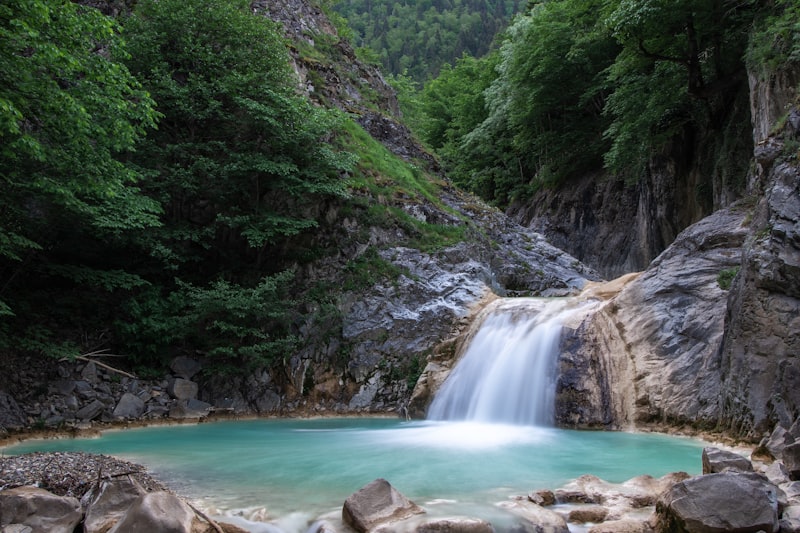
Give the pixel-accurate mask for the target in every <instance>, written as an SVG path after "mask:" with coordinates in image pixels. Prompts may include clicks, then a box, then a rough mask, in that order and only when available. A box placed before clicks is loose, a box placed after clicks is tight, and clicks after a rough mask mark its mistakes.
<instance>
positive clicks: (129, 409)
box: [113, 392, 144, 418]
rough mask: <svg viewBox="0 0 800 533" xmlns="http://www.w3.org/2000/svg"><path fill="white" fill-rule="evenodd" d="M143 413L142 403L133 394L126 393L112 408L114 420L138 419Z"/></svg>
mask: <svg viewBox="0 0 800 533" xmlns="http://www.w3.org/2000/svg"><path fill="white" fill-rule="evenodd" d="M142 413H144V401H142V399H141V398H139V397H138V396H136V395H135V394H131V393H130V392H126V393H125V394H123V395H122V397H121V398H120V399H119V402H118V403H117V406H116V407H115V408H114V413H113V415H114V417H115V418H139V417H140V416H142Z"/></svg>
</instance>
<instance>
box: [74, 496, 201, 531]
mask: <svg viewBox="0 0 800 533" xmlns="http://www.w3.org/2000/svg"><path fill="white" fill-rule="evenodd" d="M194 516H195V515H194V512H193V511H192V510H191V508H190V507H189V506H188V505H187V504H186V503H184V502H183V500H181V499H180V498H178V497H177V496H175V495H173V494H170V493H168V492H164V491H158V492H149V493H147V494H143V495H142V496H139V497H138V498H137V499H136V500H134V501H133V503H132V504H131V506H130V508H129V509H128V511H127V512H126V513H125V515H124V516H123V517H122V519H120V521H119V522H117V523H116V525H114V527H113V528H111V529H110V530H109V533H127V532H131V531H148V532H155V531H158V532H159V533H191V531H192V522H193V520H194ZM70 533H71V532H70Z"/></svg>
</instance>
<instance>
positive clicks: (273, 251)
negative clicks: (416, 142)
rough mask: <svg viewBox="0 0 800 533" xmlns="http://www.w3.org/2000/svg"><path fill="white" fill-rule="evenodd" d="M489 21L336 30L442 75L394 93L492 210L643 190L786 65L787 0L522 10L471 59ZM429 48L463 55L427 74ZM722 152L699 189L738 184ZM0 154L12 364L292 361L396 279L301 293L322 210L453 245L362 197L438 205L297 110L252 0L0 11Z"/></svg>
mask: <svg viewBox="0 0 800 533" xmlns="http://www.w3.org/2000/svg"><path fill="white" fill-rule="evenodd" d="M480 4H481V5H482V6H485V7H486V8H487V9H481V10H476V9H473V8H475V6H474V5H473V3H471V2H467V1H466V0H464V1H462V2H459V1H457V0H453V1H451V2H447V1H444V0H441V1H432V0H428V1H420V2H416V3H411V4H409V3H406V4H400V3H391V9H390V3H388V2H387V3H383V2H378V1H373V2H371V3H369V2H366V3H363V5H361V4H358V3H356V2H355V1H353V2H349V3H345V2H343V3H342V4H341V5H340V9H342V12H343V13H346V12H347V11H346V9H345V7H347V6H350V7H352V8H355V7H358V9H357V10H356V9H354V10H353V13H354V15H353V17H354V18H353V20H352V21H351V24H352V26H353V28H354V29H355V32H354V33H359V34H363V37H360V38H359V39H363V40H362V41H359V42H362V43H363V44H364V45H365V46H369V47H374V51H375V53H376V54H377V55H378V56H383V55H384V51H385V52H386V54H389V53H390V52H391V54H392V57H395V54H396V53H400V55H399V56H396V58H395V59H396V61H397V64H394V65H390V66H389V67H390V68H391V69H392V70H394V71H395V72H400V71H406V70H408V73H409V74H410V75H413V76H415V77H418V78H420V79H423V78H427V77H429V76H432V75H434V74H436V73H438V75H437V76H436V77H435V78H432V79H430V80H429V81H428V82H427V83H426V84H425V86H424V89H422V90H421V92H416V91H415V89H414V86H413V84H406V85H405V86H403V87H401V89H403V90H404V91H405V93H404V94H402V95H401V96H404V97H405V98H404V100H403V101H404V102H405V103H406V105H408V106H410V107H408V113H407V116H409V117H413V118H414V119H415V126H416V127H417V128H418V131H419V133H420V135H421V136H422V137H423V138H424V140H425V141H426V142H427V143H428V145H429V146H430V147H431V148H432V149H433V150H435V151H436V153H437V154H438V155H439V157H440V158H441V160H442V162H443V164H444V166H445V169H446V171H447V174H448V175H449V176H450V177H452V179H453V180H454V181H455V182H456V183H457V184H459V185H461V186H463V187H465V188H467V189H469V190H471V191H474V192H477V193H478V194H480V195H481V196H483V197H484V198H486V199H489V200H491V201H492V202H494V203H496V204H498V205H501V206H505V205H507V204H508V203H509V202H510V201H512V200H513V199H516V198H520V197H525V195H528V194H531V192H532V191H535V190H536V189H537V188H539V187H542V186H549V185H552V184H555V183H561V182H563V181H564V180H568V179H569V178H570V177H571V176H574V175H576V174H579V173H582V172H585V171H588V170H591V169H597V168H600V167H605V168H606V169H607V171H608V172H610V173H614V174H616V175H621V176H626V177H628V178H629V179H631V180H635V179H637V176H638V175H639V174H640V173H641V172H643V169H644V165H645V161H646V159H647V157H648V155H649V154H650V153H652V152H653V151H654V150H657V149H658V148H659V146H661V145H662V144H664V143H666V142H668V140H669V139H670V138H671V137H672V136H674V135H675V134H676V133H677V132H686V131H688V130H694V131H699V130H705V131H717V132H721V133H723V134H724V133H725V132H727V131H728V130H727V129H728V128H730V124H731V123H732V119H731V117H730V116H728V114H727V110H728V109H730V108H731V105H730V104H731V102H732V101H734V100H736V99H741V98H746V85H747V81H746V76H745V69H744V66H745V65H746V64H748V63H749V64H750V65H755V66H757V67H758V68H760V69H764V70H765V71H768V70H769V69H772V68H775V66H776V65H780V64H782V63H785V62H797V61H800V22H798V21H800V6H798V5H797V4H796V2H794V1H792V0H775V1H772V2H765V1H756V0H751V1H745V2H736V3H731V2H727V1H725V0H716V1H711V2H703V3H699V4H698V3H696V2H691V1H688V0H686V1H680V2H674V1H669V2H668V1H666V0H663V1H656V2H653V1H641V0H550V1H546V2H532V3H529V5H528V7H527V9H526V11H525V12H524V13H523V14H521V15H519V16H518V17H516V18H515V19H514V21H513V23H512V24H511V26H510V27H509V28H508V29H507V30H506V31H505V32H504V33H503V35H502V39H501V40H500V46H499V47H497V48H495V49H493V50H490V51H488V52H487V54H486V55H481V54H482V52H484V51H486V50H489V48H488V44H489V43H490V42H491V41H492V32H494V30H495V29H496V28H498V27H500V26H501V25H502V23H501V21H505V20H506V19H507V18H508V17H509V16H510V15H511V13H512V12H513V11H514V10H515V9H516V8H517V5H515V3H513V2H508V1H506V2H500V1H498V2H494V3H493V2H488V1H485V2H480ZM483 16H491V19H490V21H489V22H486V21H484V20H483V18H482V17H483ZM440 17H443V18H441V20H440ZM462 18H463V20H461V19H462ZM359 20H360V21H362V22H359ZM366 21H370V24H369V25H367V24H366ZM456 21H458V22H456ZM467 22H469V23H468V24H467ZM401 23H402V25H401V26H398V25H400V24H401ZM407 24H411V25H412V26H413V27H414V28H416V29H414V30H413V32H414V33H413V37H414V38H413V39H412V38H410V36H411V35H412V33H409V32H412V26H404V25H407ZM393 25H394V26H393ZM362 26H363V27H362ZM367 26H369V29H368V28H367ZM394 27H402V28H405V29H403V30H402V31H401V32H400V33H397V34H392V33H391V31H390V30H391V28H394ZM456 27H458V28H459V31H460V32H462V33H458V32H455V28H456ZM478 27H480V28H481V30H480V31H478V30H477V28H478ZM343 30H346V28H343ZM345 32H346V31H345ZM404 32H405V33H404ZM462 34H463V36H460V35H462ZM418 38H419V39H422V40H417V39H418ZM373 39H377V40H376V41H374V42H373ZM437 39H439V40H437ZM379 42H381V43H384V42H385V43H386V44H378V43H379ZM403 44H409V45H412V44H413V45H414V46H417V48H416V51H415V52H414V54H422V55H421V56H418V55H413V56H412V55H408V54H409V50H405V49H404V48H403V46H402V45H403ZM323 45H325V46H328V47H329V48H331V49H334V48H335V47H332V46H330V42H326V41H325V40H324V39H319V40H318V44H317V46H318V48H320V50H321V49H322V47H323ZM423 45H424V46H423ZM445 45H446V46H445ZM426 46H429V48H426ZM446 47H450V48H448V49H447V51H446V52H447V55H449V56H450V57H460V58H459V59H458V60H456V61H455V64H453V65H445V66H443V67H441V69H440V67H439V62H440V61H443V58H444V57H445V54H444V52H445V48H446ZM320 50H317V51H316V52H315V53H317V54H320V53H321V52H320ZM431 50H437V54H436V55H435V57H434V55H430V57H428V56H426V55H425V54H430V53H431ZM464 52H467V55H463V56H462V55H461V54H462V53H464ZM470 54H471V55H470ZM387 58H388V56H387ZM312 59H313V61H319V57H318V56H313V58H312ZM395 59H393V61H394V60H395ZM310 61H311V60H310ZM412 69H416V70H412ZM756 70H757V69H756ZM737 135H738V136H747V135H749V132H747V131H744V132H741V131H739V132H738V133H737V134H736V135H733V136H731V135H722V138H725V139H728V140H727V141H724V142H727V143H728V144H727V145H726V144H724V143H723V144H721V145H720V147H719V152H718V157H717V161H718V163H719V164H717V165H716V166H715V170H714V171H715V172H731V174H732V175H733V174H735V173H734V172H733V171H731V170H730V169H729V168H728V167H729V166H730V164H738V160H737V159H735V158H731V157H730V153H731V152H732V151H733V150H735V149H736V147H737V145H736V139H737V138H738V137H737ZM731 138H732V139H733V140H730V139H731ZM0 139H1V144H2V147H1V148H0V180H2V187H0V213H2V218H0V349H3V350H14V351H17V352H24V353H44V354H48V355H52V356H54V357H63V356H74V355H76V354H80V353H88V352H92V351H96V350H101V349H102V350H113V351H120V352H123V353H126V354H129V355H130V356H131V359H132V360H133V362H134V364H140V365H143V367H144V368H147V367H148V366H149V365H153V364H156V362H158V361H161V360H163V359H164V358H168V357H170V356H171V355H174V354H177V353H197V352H202V353H205V354H208V355H210V356H212V357H217V358H218V360H219V362H220V367H221V368H224V369H226V370H232V369H238V370H242V369H244V370H246V369H251V368H253V367H257V366H259V365H265V364H270V363H271V362H272V361H274V360H276V359H277V358H279V357H280V356H281V355H283V354H286V353H288V352H291V350H292V349H293V348H294V347H295V346H296V343H297V342H298V336H297V323H298V322H299V321H298V319H297V318H298V315H302V314H303V313H320V314H324V313H326V312H331V313H335V310H334V311H331V307H332V306H331V305H330V302H331V301H332V299H333V297H332V294H333V293H335V292H336V291H341V290H342V289H343V287H344V288H347V287H351V286H352V284H354V283H358V280H361V281H362V282H363V283H369V282H371V281H374V277H375V276H380V275H387V276H392V275H397V271H396V268H395V269H394V270H393V269H392V265H387V264H386V263H385V262H381V261H380V260H379V258H377V256H376V255H375V254H368V253H367V254H364V255H363V256H362V257H360V258H359V259H358V260H354V261H352V262H350V263H348V264H347V267H346V268H345V269H344V270H343V272H342V273H341V278H342V279H340V280H339V283H338V284H335V285H332V284H328V285H325V286H319V287H317V286H314V287H309V286H300V285H298V284H297V279H296V276H297V271H298V267H301V266H302V265H305V264H308V263H310V262H311V261H314V260H315V259H318V258H320V257H322V256H325V255H326V254H331V255H335V254H337V253H338V251H337V250H336V245H335V243H331V242H323V241H325V239H317V238H316V237H317V236H318V234H319V233H320V230H319V227H320V225H321V224H323V223H324V216H323V212H324V210H323V208H322V207H323V206H325V205H327V204H333V203H336V204H338V205H340V206H344V207H343V209H345V210H349V211H352V212H355V213H357V214H358V216H362V217H365V218H366V219H369V220H371V221H373V222H375V224H387V222H386V220H387V219H393V220H395V221H396V222H397V223H398V224H401V225H404V227H406V228H410V229H409V231H408V232H407V233H408V234H409V235H414V236H415V238H416V241H415V242H414V243H413V244H414V246H418V247H420V248H422V247H434V248H435V247H436V246H441V245H442V243H449V242H453V241H454V240H457V239H459V238H461V237H462V236H463V228H458V227H455V228H453V227H448V228H446V229H443V228H437V227H436V226H435V225H434V224H427V225H426V223H424V222H421V221H420V220H417V219H415V218H414V217H411V216H409V215H407V214H406V213H404V212H402V211H401V210H397V209H393V208H391V207H390V206H387V205H385V203H381V202H373V201H370V199H369V198H367V195H368V194H369V195H372V197H375V198H380V197H390V198H391V197H407V196H408V195H410V194H419V195H421V196H424V197H425V198H426V200H427V201H430V202H437V201H438V200H437V197H436V186H435V185H434V182H433V180H431V177H430V176H429V175H427V174H426V173H425V171H424V170H423V169H421V167H420V166H415V165H413V164H408V162H405V163H402V162H398V161H397V160H395V159H393V158H392V157H391V156H390V155H389V154H388V153H387V152H386V150H385V149H384V148H383V147H382V146H380V145H379V144H378V143H377V142H375V141H374V139H371V138H369V136H368V135H366V134H365V132H364V131H363V130H362V129H360V128H359V127H358V126H357V125H356V124H355V122H354V120H353V119H352V118H351V117H348V116H347V115H345V114H344V113H342V112H340V111H337V110H333V109H328V108H326V107H323V106H320V105H317V104H315V103H314V102H312V101H311V100H309V98H308V96H307V95H305V94H304V93H301V92H299V91H298V80H297V78H296V76H295V74H294V72H293V71H292V66H291V59H290V54H289V47H288V45H287V43H286V42H285V40H284V37H283V36H282V34H281V32H280V29H279V27H278V26H277V24H276V23H273V22H271V21H270V20H268V19H266V18H265V17H261V16H254V15H253V13H252V11H251V9H250V5H249V2H247V1H246V0H139V1H138V2H136V3H135V8H134V9H133V11H132V12H131V13H128V12H127V11H124V12H123V13H121V14H120V16H119V18H116V19H115V18H111V17H108V16H106V15H103V14H101V13H100V12H99V11H97V10H96V9H93V8H91V7H86V6H83V5H80V4H77V3H73V2H70V1H68V0H7V1H5V2H3V3H2V4H1V5H0ZM795 148H796V147H795ZM745 156H747V154H745ZM731 162H732V163H731ZM410 191H417V192H413V193H412V192H410ZM459 232H461V233H459ZM330 322H331V323H335V320H330Z"/></svg>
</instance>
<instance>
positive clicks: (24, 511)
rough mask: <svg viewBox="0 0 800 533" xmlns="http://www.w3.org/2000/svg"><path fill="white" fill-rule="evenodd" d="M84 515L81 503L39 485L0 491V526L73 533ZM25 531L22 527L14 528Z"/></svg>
mask: <svg viewBox="0 0 800 533" xmlns="http://www.w3.org/2000/svg"><path fill="white" fill-rule="evenodd" d="M81 518H83V512H82V511H81V504H80V502H79V501H78V500H77V499H75V498H72V497H68V496H56V495H55V494H52V493H51V492H48V491H46V490H44V489H40V488H37V487H17V488H14V489H8V490H4V491H2V492H0V527H2V528H4V530H5V529H8V530H9V531H12V530H13V529H9V527H8V526H11V525H17V526H19V525H21V526H28V527H29V528H30V529H31V530H32V531H42V532H44V531H47V532H48V533H72V532H73V531H74V530H75V528H76V527H77V525H78V524H79V523H80V521H81ZM15 529H17V530H21V531H24V530H25V529H24V527H23V528H19V527H17V528H15Z"/></svg>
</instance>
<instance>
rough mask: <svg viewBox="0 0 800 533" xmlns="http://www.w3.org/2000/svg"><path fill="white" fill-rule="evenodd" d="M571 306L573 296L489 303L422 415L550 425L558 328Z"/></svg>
mask: <svg viewBox="0 0 800 533" xmlns="http://www.w3.org/2000/svg"><path fill="white" fill-rule="evenodd" d="M575 310H576V303H575V300H573V299H552V300H542V299H533V298H519V299H506V300H498V301H497V302H494V303H493V304H491V308H489V307H487V309H486V310H485V314H484V318H483V320H480V321H479V322H478V325H477V327H478V328H479V329H478V330H477V332H475V333H474V336H473V338H472V340H471V341H470V342H469V345H468V346H467V348H466V351H465V352H464V354H463V356H462V357H461V359H460V360H459V361H458V362H457V364H456V367H455V368H454V369H453V371H452V372H451V373H450V375H449V376H448V378H447V379H446V380H445V382H444V384H443V385H442V387H441V389H440V390H439V392H438V393H437V394H436V396H435V398H434V400H433V402H432V403H431V406H430V408H429V409H428V419H429V420H449V421H471V422H481V423H505V424H517V425H536V426H550V425H552V424H553V415H554V397H555V386H556V377H557V376H556V366H557V362H558V355H559V352H558V347H559V341H560V338H561V329H562V324H563V322H564V320H565V319H566V318H567V317H569V316H570V315H571V314H573V313H574V312H575Z"/></svg>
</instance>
